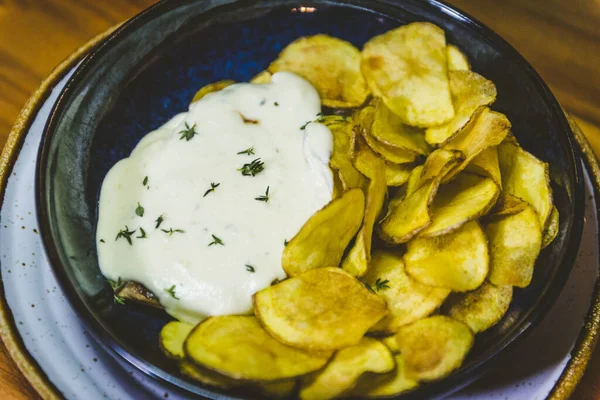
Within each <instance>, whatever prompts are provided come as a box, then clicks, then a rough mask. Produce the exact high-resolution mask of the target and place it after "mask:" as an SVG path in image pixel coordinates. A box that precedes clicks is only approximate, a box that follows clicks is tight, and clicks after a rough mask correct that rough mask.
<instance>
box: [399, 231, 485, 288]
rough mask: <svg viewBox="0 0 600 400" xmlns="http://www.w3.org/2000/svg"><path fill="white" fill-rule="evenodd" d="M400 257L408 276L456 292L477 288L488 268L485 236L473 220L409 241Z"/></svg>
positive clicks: (425, 283)
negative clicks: (439, 233) (448, 229)
mask: <svg viewBox="0 0 600 400" xmlns="http://www.w3.org/2000/svg"><path fill="white" fill-rule="evenodd" d="M403 259H404V265H405V268H406V272H407V273H408V275H409V276H410V277H411V278H413V279H415V280H417V281H419V282H421V283H422V284H424V285H428V286H435V287H441V288H446V289H450V290H452V291H456V292H466V291H469V290H473V289H476V288H477V287H479V285H481V284H482V283H483V281H484V280H485V277H486V276H487V274H488V269H489V257H488V245H487V239H486V237H485V234H484V233H483V230H482V229H481V227H480V226H479V224H478V223H477V222H474V221H473V222H468V223H466V224H465V225H463V226H462V227H460V228H459V229H457V230H455V231H452V232H450V233H448V234H446V235H442V236H435V237H431V238H416V239H413V240H411V241H410V242H408V243H407V247H406V254H404V258H403Z"/></svg>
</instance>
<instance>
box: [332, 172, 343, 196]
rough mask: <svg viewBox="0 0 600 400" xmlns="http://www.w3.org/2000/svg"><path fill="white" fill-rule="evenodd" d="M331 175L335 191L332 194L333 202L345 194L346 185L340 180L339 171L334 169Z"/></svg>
mask: <svg viewBox="0 0 600 400" xmlns="http://www.w3.org/2000/svg"><path fill="white" fill-rule="evenodd" d="M331 175H332V176H333V191H332V193H331V200H335V199H337V198H339V197H340V196H341V195H342V194H344V184H343V183H342V180H341V179H340V173H339V171H337V170H335V169H332V170H331Z"/></svg>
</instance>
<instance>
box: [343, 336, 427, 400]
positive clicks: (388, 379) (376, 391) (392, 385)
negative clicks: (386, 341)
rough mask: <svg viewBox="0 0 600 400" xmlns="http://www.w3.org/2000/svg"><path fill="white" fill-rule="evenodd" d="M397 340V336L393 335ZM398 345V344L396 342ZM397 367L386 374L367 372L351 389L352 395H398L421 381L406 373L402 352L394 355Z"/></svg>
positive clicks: (369, 396)
mask: <svg viewBox="0 0 600 400" xmlns="http://www.w3.org/2000/svg"><path fill="white" fill-rule="evenodd" d="M392 338H393V340H394V342H396V336H392ZM396 346H397V344H396ZM394 361H395V362H396V368H394V370H393V371H390V372H388V373H385V374H365V375H363V376H362V377H361V378H360V379H359V380H358V383H357V384H356V387H355V388H354V389H352V390H351V391H350V393H349V394H350V395H351V396H362V397H368V398H371V397H380V396H396V395H399V394H401V393H404V392H406V391H408V390H410V389H413V388H415V387H417V386H418V385H419V382H417V381H416V380H414V379H412V378H409V377H408V376H407V375H406V362H405V361H404V357H403V356H402V355H401V354H396V355H394Z"/></svg>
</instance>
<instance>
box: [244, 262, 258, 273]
mask: <svg viewBox="0 0 600 400" xmlns="http://www.w3.org/2000/svg"><path fill="white" fill-rule="evenodd" d="M246 271H248V272H256V270H255V269H254V267H253V266H252V265H248V264H246Z"/></svg>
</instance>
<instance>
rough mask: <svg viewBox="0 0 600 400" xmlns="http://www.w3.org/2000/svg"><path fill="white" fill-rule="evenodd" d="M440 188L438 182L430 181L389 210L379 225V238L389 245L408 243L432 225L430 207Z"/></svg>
mask: <svg viewBox="0 0 600 400" xmlns="http://www.w3.org/2000/svg"><path fill="white" fill-rule="evenodd" d="M438 186H439V182H438V181H437V180H435V179H433V180H430V181H429V182H428V183H426V184H425V185H423V186H422V187H421V188H420V189H418V190H416V191H415V192H414V193H411V194H410V195H408V194H407V195H406V197H405V198H404V200H402V202H399V203H398V204H397V205H396V206H395V207H393V208H389V210H388V214H387V215H386V216H385V218H384V219H383V220H382V221H381V223H380V224H379V229H378V234H379V237H380V238H382V239H383V240H385V241H386V242H388V243H393V244H400V243H406V242H408V241H409V240H410V239H412V238H413V237H414V236H415V235H417V234H418V233H419V232H421V231H422V230H423V229H425V228H426V227H427V226H428V225H429V224H431V212H430V210H429V206H430V204H431V202H432V201H433V198H434V197H435V194H436V192H437V188H438Z"/></svg>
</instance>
